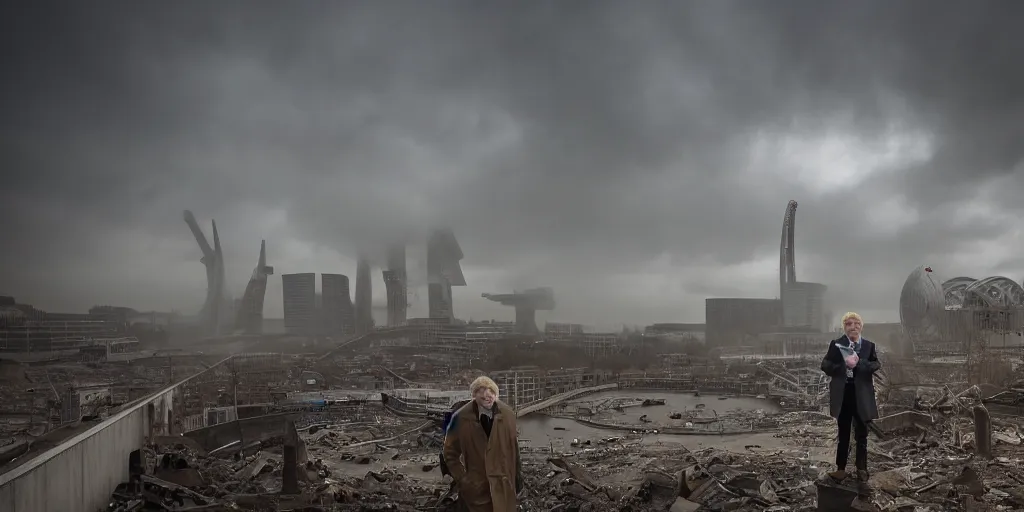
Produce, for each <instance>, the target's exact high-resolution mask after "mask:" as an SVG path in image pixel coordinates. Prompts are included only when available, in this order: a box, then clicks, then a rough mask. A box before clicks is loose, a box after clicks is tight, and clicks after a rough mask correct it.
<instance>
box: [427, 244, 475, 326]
mask: <svg viewBox="0 0 1024 512" xmlns="http://www.w3.org/2000/svg"><path fill="white" fill-rule="evenodd" d="M462 258H463V254H462V248H461V247H459V242H458V241H457V240H456V239H455V234H454V233H452V230H450V229H438V230H435V231H434V232H433V233H432V234H431V235H430V239H429V240H428V241H427V300H428V302H429V304H428V309H429V316H430V318H447V319H452V318H455V311H454V308H453V304H452V287H453V286H466V277H465V276H464V275H463V274H462V264H461V263H459V262H460V261H461V260H462Z"/></svg>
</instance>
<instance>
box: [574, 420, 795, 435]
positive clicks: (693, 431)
mask: <svg viewBox="0 0 1024 512" xmlns="http://www.w3.org/2000/svg"><path fill="white" fill-rule="evenodd" d="M567 419H571V420H573V421H575V422H576V423H579V424H580V425H586V426H588V427H593V428H599V429H603V430H619V431H626V432H633V431H636V430H657V431H658V434H665V435H673V436H732V435H742V434H756V433H760V432H774V431H776V430H778V429H777V428H754V429H750V428H732V429H725V430H711V429H701V428H687V427H652V426H648V425H621V424H618V423H604V422H601V421H594V420H588V419H586V418H567Z"/></svg>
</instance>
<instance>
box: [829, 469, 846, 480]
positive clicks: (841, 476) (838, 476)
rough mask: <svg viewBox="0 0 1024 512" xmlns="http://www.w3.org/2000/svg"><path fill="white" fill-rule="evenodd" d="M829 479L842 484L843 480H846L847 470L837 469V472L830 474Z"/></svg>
mask: <svg viewBox="0 0 1024 512" xmlns="http://www.w3.org/2000/svg"><path fill="white" fill-rule="evenodd" d="M828 477H829V478H831V479H832V480H835V481H836V482H842V481H843V480H845V479H846V470H845V469H837V470H835V471H833V472H831V473H829V474H828Z"/></svg>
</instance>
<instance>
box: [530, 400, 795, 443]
mask: <svg viewBox="0 0 1024 512" xmlns="http://www.w3.org/2000/svg"><path fill="white" fill-rule="evenodd" d="M609 398H624V399H631V398H639V399H648V398H655V399H664V400H665V405H655V406H650V407H626V408H625V409H624V410H623V412H621V413H618V412H606V413H602V414H601V419H602V420H610V421H611V422H614V423H624V424H637V425H639V424H640V416H642V415H647V417H648V418H649V419H651V420H652V421H653V422H656V423H661V424H669V423H672V420H669V419H668V415H669V414H670V413H672V412H685V411H690V410H693V409H694V408H695V407H696V405H697V404H704V411H705V415H711V414H713V413H712V412H711V411H714V412H716V413H718V415H719V416H725V415H728V414H730V413H733V412H737V411H745V412H750V411H755V410H758V409H760V410H763V411H766V412H778V411H780V409H779V407H778V405H776V404H775V403H774V402H771V401H769V400H763V399H758V398H747V397H735V398H728V399H726V400H719V399H718V396H716V395H701V396H699V397H696V396H693V393H672V392H664V391H629V390H614V391H607V392H602V393H595V394H593V395H588V396H587V397H585V398H584V399H581V400H579V401H577V402H574V403H579V404H581V405H585V404H584V402H590V403H599V402H602V401H604V400H606V399H609ZM677 422H678V421H677ZM518 424H519V431H520V439H524V440H527V441H528V444H529V445H530V446H536V447H543V446H553V447H554V448H555V449H556V450H559V449H564V448H567V447H568V446H569V444H570V442H571V441H572V440H573V439H579V440H580V441H586V440H591V441H596V440H598V439H602V438H607V437H615V436H621V435H623V434H624V433H625V432H621V431H615V430H605V429H599V428H594V427H590V426H587V425H582V424H580V423H577V422H575V421H573V420H572V419H569V418H553V417H550V416H545V415H542V414H531V415H530V416H527V417H525V418H520V419H519V421H518ZM556 429H557V430H556ZM771 439H772V434H771V433H766V434H742V435H727V436H719V435H647V436H645V437H644V438H643V442H645V443H657V442H665V443H679V444H683V445H684V446H686V447H688V448H691V449H696V448H698V447H699V446H720V447H723V448H728V447H733V448H735V447H740V448H742V447H743V446H745V445H748V444H759V445H762V446H766V445H768V444H775V443H774V442H772V441H771Z"/></svg>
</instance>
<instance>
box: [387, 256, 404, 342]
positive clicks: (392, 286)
mask: <svg viewBox="0 0 1024 512" xmlns="http://www.w3.org/2000/svg"><path fill="white" fill-rule="evenodd" d="M387 264H388V267H387V269H385V270H384V271H383V274H384V288H385V291H386V293H387V299H388V327H395V326H398V325H404V324H405V321H406V312H407V310H408V308H409V300H408V286H409V284H408V273H407V272H406V266H405V245H404V244H402V245H396V246H393V247H392V248H391V249H389V250H388V262H387Z"/></svg>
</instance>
